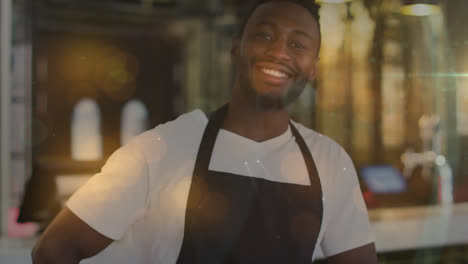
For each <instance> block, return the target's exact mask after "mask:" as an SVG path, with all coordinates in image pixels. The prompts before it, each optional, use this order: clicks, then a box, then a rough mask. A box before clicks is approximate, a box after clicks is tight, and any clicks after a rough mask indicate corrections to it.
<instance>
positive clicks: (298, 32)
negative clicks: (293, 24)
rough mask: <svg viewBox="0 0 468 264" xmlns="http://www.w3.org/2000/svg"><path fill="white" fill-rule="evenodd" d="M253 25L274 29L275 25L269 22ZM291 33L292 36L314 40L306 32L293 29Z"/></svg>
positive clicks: (262, 21) (263, 21)
mask: <svg viewBox="0 0 468 264" xmlns="http://www.w3.org/2000/svg"><path fill="white" fill-rule="evenodd" d="M255 25H256V26H258V27H259V26H270V27H276V24H275V23H273V22H271V21H267V20H261V21H259V22H258V23H257V24H255ZM292 32H293V33H294V34H298V35H301V36H304V37H306V38H308V39H311V40H313V39H314V38H313V37H312V36H311V35H309V34H307V33H306V32H304V31H302V30H298V29H295V30H293V31H292Z"/></svg>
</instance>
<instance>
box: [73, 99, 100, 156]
mask: <svg viewBox="0 0 468 264" xmlns="http://www.w3.org/2000/svg"><path fill="white" fill-rule="evenodd" d="M100 125H101V120H100V111H99V106H98V105H97V104H96V102H95V101H93V100H91V99H87V98H86V99H82V100H80V101H79V102H78V103H77V104H76V106H75V108H74V110H73V116H72V122H71V157H72V159H74V160H98V159H100V158H101V157H102V137H101V128H100Z"/></svg>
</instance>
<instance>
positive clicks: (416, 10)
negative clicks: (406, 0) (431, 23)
mask: <svg viewBox="0 0 468 264" xmlns="http://www.w3.org/2000/svg"><path fill="white" fill-rule="evenodd" d="M400 11H401V13H402V14H404V15H408V16H428V15H432V14H436V13H440V12H441V10H440V7H439V6H438V5H428V4H414V5H405V6H402V7H401V9H400Z"/></svg>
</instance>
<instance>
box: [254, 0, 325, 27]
mask: <svg viewBox="0 0 468 264" xmlns="http://www.w3.org/2000/svg"><path fill="white" fill-rule="evenodd" d="M278 20H281V21H282V22H286V23H288V24H290V25H292V26H295V27H298V28H301V29H303V30H306V31H309V32H310V31H312V30H313V29H314V28H316V25H317V22H316V21H315V18H314V17H313V16H312V14H310V12H309V11H308V10H307V9H306V8H304V7H302V6H301V5H299V4H296V3H293V2H288V1H269V2H266V3H262V4H260V5H259V6H257V8H256V9H255V10H254V11H253V12H252V14H251V16H250V17H249V19H248V21H247V24H248V25H250V26H255V25H262V24H263V25H268V24H270V25H272V26H273V25H277V23H278ZM313 33H315V32H313Z"/></svg>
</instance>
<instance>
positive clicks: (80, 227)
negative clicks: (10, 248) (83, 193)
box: [32, 207, 113, 264]
mask: <svg viewBox="0 0 468 264" xmlns="http://www.w3.org/2000/svg"><path fill="white" fill-rule="evenodd" d="M112 241H113V240H112V239H110V238H108V237H106V236H104V235H102V234H100V233H98V232H97V231H96V230H94V229H93V228H92V227H90V226H89V225H88V224H86V223H85V222H83V220H81V219H80V218H79V217H78V216H76V215H75V214H74V213H73V212H72V211H70V209H68V208H67V207H65V208H63V209H62V211H61V212H60V213H59V214H58V215H57V216H56V217H55V219H54V220H53V221H52V223H51V224H50V225H49V226H48V227H47V229H46V230H45V232H44V234H43V235H42V236H41V237H40V239H39V241H38V242H37V244H36V245H35V247H34V248H33V250H32V261H33V263H34V264H42V263H47V264H54V263H60V264H71V263H79V262H80V260H82V259H85V258H89V257H92V256H94V255H96V254H97V253H99V252H101V251H102V250H104V249H105V248H106V247H107V246H108V245H109V244H110V243H112Z"/></svg>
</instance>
